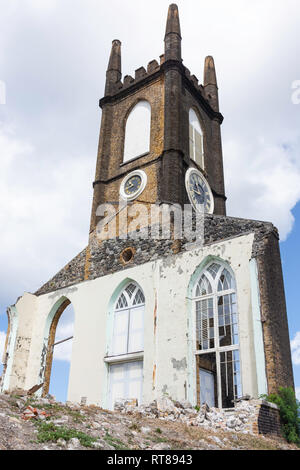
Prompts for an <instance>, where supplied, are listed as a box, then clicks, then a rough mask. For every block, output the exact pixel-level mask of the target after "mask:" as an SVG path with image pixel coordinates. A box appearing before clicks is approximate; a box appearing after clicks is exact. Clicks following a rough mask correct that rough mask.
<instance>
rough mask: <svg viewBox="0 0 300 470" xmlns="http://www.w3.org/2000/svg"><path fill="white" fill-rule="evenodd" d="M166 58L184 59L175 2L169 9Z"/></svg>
mask: <svg viewBox="0 0 300 470" xmlns="http://www.w3.org/2000/svg"><path fill="white" fill-rule="evenodd" d="M165 60H166V61H167V60H178V61H181V60H182V59H181V32H180V23H179V13H178V7H177V5H175V3H172V4H171V5H170V6H169V10H168V19H167V25H166V34H165Z"/></svg>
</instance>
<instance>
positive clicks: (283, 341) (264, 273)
mask: <svg viewBox="0 0 300 470" xmlns="http://www.w3.org/2000/svg"><path fill="white" fill-rule="evenodd" d="M262 242H263V243H262V244H263V250H262V249H261V250H260V252H259V254H258V256H257V266H258V278H259V286H260V300H261V316H262V323H263V334H264V346H265V355H266V372H267V380H268V389H269V393H273V392H276V391H277V390H278V388H279V387H288V386H289V387H294V380H293V370H292V361H291V349H290V340H289V331H288V320H287V312H286V303H285V293H284V285H283V276H282V267H281V259H280V251H279V244H278V240H277V239H276V238H275V237H274V236H268V237H267V238H265V239H264V240H263V241H262Z"/></svg>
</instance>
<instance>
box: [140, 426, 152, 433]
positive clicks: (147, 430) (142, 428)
mask: <svg viewBox="0 0 300 470" xmlns="http://www.w3.org/2000/svg"><path fill="white" fill-rule="evenodd" d="M150 431H151V428H147V427H145V426H142V427H141V432H142V433H143V434H148V433H149V432H150Z"/></svg>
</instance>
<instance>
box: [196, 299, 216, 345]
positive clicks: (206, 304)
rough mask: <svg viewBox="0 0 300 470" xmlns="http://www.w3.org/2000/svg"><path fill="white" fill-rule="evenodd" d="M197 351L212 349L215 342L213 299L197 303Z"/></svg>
mask: <svg viewBox="0 0 300 470" xmlns="http://www.w3.org/2000/svg"><path fill="white" fill-rule="evenodd" d="M196 329H197V349H198V350H203V349H212V348H214V347H215V341H214V337H215V334H214V317H213V299H212V298H211V299H205V300H199V301H198V302H196Z"/></svg>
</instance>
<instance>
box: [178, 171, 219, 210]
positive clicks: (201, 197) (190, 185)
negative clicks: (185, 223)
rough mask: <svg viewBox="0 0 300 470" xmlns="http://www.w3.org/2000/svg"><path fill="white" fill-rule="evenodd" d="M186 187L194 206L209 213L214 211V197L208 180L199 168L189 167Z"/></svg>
mask: <svg viewBox="0 0 300 470" xmlns="http://www.w3.org/2000/svg"><path fill="white" fill-rule="evenodd" d="M185 187H186V190H187V193H188V196H189V200H190V203H191V204H192V206H193V207H194V208H195V209H197V210H199V211H200V212H204V213H207V214H212V213H213V211H214V198H213V195H212V192H211V189H210V187H209V184H208V182H207V181H206V179H205V178H204V176H203V175H202V173H201V172H200V171H199V170H196V169H195V168H189V169H188V171H187V172H186V175H185Z"/></svg>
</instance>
